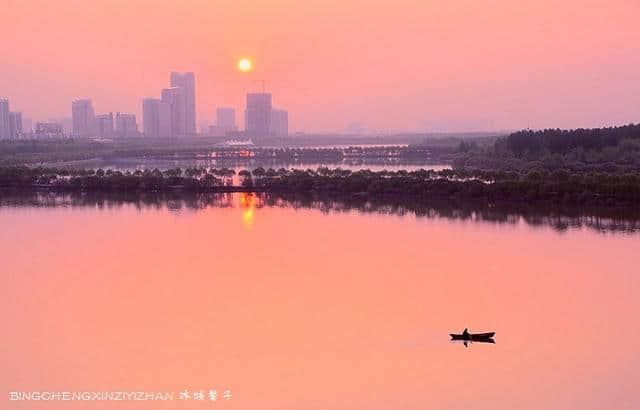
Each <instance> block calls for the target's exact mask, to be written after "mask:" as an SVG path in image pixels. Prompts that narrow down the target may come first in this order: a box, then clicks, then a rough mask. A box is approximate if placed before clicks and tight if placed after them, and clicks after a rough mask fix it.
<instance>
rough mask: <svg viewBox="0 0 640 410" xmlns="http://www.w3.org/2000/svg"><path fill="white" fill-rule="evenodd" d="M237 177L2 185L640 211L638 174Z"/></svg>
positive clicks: (161, 174) (26, 173)
mask: <svg viewBox="0 0 640 410" xmlns="http://www.w3.org/2000/svg"><path fill="white" fill-rule="evenodd" d="M234 175H235V173H234V172H233V171H232V170H224V169H223V170H215V169H211V170H208V169H204V168H189V169H187V170H182V169H180V168H175V169H169V170H166V171H159V170H157V169H156V170H153V171H149V170H147V171H136V172H125V173H122V172H120V171H112V170H107V171H103V170H97V171H93V170H75V171H67V170H56V169H50V168H26V167H5V168H0V186H2V187H13V188H23V189H24V188H34V187H47V188H51V189H55V190H70V191H114V192H120V191H131V192H134V191H150V192H158V191H166V190H175V189H182V190H187V191H196V192H205V191H221V192H225V191H226V192H230V191H238V190H244V191H266V192H335V193H341V194H367V195H373V196H381V195H400V196H402V195H405V196H406V195H411V196H416V197H423V198H424V197H429V198H443V199H450V198H461V199H482V200H490V201H500V200H509V201H552V202H571V203H594V204H595V203H605V204H640V173H637V172H636V173H626V174H610V173H571V172H568V171H566V170H556V171H553V172H546V171H530V172H513V171H482V170H465V169H462V170H442V171H433V170H418V171H396V172H393V171H381V172H372V171H369V170H362V171H357V172H351V171H349V170H342V169H339V168H338V169H328V168H318V169H317V170H311V169H309V170H306V171H303V170H285V169H279V170H274V169H267V170H265V169H264V168H256V169H254V170H253V171H248V170H243V171H240V172H239V173H238V177H239V182H240V185H237V184H236V185H234V184H233V176H234Z"/></svg>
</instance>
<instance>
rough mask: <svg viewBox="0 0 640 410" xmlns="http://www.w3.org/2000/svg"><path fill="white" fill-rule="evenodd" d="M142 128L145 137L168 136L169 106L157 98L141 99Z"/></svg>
mask: <svg viewBox="0 0 640 410" xmlns="http://www.w3.org/2000/svg"><path fill="white" fill-rule="evenodd" d="M142 129H143V131H144V135H145V137H170V136H171V106H170V105H169V104H168V103H165V102H163V101H161V100H159V99H157V98H145V99H144V100H142Z"/></svg>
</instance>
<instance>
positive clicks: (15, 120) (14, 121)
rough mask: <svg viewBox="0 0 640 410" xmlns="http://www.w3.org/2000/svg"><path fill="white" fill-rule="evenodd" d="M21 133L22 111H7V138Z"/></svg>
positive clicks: (15, 136)
mask: <svg viewBox="0 0 640 410" xmlns="http://www.w3.org/2000/svg"><path fill="white" fill-rule="evenodd" d="M21 134H22V113H21V112H10V113H9V138H18V137H19V136H20V135H21Z"/></svg>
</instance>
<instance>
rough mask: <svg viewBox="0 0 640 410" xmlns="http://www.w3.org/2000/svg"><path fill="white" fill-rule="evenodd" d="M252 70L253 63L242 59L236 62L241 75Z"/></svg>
mask: <svg viewBox="0 0 640 410" xmlns="http://www.w3.org/2000/svg"><path fill="white" fill-rule="evenodd" d="M252 69H253V63H252V62H251V60H249V59H248V58H243V59H241V60H240V61H238V70H240V71H242V72H243V73H248V72H249V71H251V70H252Z"/></svg>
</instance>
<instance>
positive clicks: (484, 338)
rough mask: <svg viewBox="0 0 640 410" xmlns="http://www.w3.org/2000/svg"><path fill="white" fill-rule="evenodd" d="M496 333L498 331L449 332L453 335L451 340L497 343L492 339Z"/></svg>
mask: <svg viewBox="0 0 640 410" xmlns="http://www.w3.org/2000/svg"><path fill="white" fill-rule="evenodd" d="M495 335H496V332H488V333H466V334H465V333H462V334H455V333H449V336H451V340H466V341H471V342H488V343H492V342H493V343H495V342H494V341H493V340H492V339H493V337H494V336H495Z"/></svg>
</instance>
